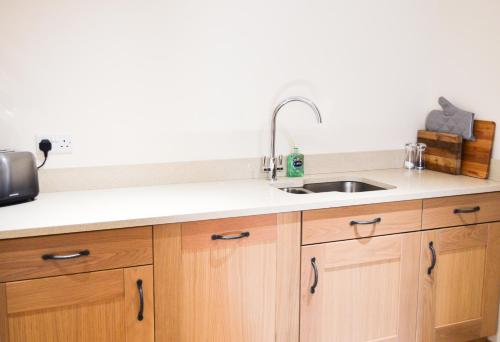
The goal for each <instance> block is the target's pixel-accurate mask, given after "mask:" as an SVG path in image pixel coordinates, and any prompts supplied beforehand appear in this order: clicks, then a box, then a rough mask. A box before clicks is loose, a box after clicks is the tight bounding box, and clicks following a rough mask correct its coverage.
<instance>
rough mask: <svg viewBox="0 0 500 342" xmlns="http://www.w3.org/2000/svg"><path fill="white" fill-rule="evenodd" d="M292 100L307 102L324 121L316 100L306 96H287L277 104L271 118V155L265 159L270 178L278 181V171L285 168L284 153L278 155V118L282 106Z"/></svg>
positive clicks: (265, 167) (320, 120)
mask: <svg viewBox="0 0 500 342" xmlns="http://www.w3.org/2000/svg"><path fill="white" fill-rule="evenodd" d="M290 102H302V103H305V104H306V105H308V106H309V107H310V108H311V109H312V111H313V112H314V114H315V115H316V120H317V121H318V123H322V122H323V119H322V118H321V113H320V112H319V109H318V107H317V106H316V105H315V104H314V102H312V101H311V100H309V99H307V98H305V97H301V96H292V97H287V98H286V99H284V100H283V101H281V102H280V103H279V104H278V105H277V106H276V108H275V109H274V112H273V117H272V120H271V156H270V157H264V160H263V164H264V168H263V169H264V172H268V173H269V174H270V177H269V178H270V179H271V181H276V180H277V179H278V171H281V170H283V156H282V155H280V156H276V118H277V116H278V113H279V111H280V110H281V108H283V107H284V106H285V105H287V104H288V103H290Z"/></svg>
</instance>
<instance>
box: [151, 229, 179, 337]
mask: <svg viewBox="0 0 500 342" xmlns="http://www.w3.org/2000/svg"><path fill="white" fill-rule="evenodd" d="M153 231H154V283H155V296H154V298H155V310H156V312H155V335H156V342H170V341H181V331H180V327H181V306H180V300H181V291H182V279H181V275H182V271H181V266H182V251H181V241H182V238H181V225H180V224H165V225H159V226H155V227H154V228H153Z"/></svg>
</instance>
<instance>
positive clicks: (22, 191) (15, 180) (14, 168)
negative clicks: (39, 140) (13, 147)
mask: <svg viewBox="0 0 500 342" xmlns="http://www.w3.org/2000/svg"><path fill="white" fill-rule="evenodd" d="M38 193H39V187H38V170H37V168H36V161H35V156H34V155H33V153H31V152H14V151H0V206H1V205H6V204H12V203H17V202H24V201H31V200H34V199H35V197H36V196H38Z"/></svg>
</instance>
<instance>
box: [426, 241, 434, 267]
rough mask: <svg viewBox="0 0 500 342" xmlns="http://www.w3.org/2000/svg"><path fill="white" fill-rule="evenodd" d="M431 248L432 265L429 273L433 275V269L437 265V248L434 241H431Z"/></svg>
mask: <svg viewBox="0 0 500 342" xmlns="http://www.w3.org/2000/svg"><path fill="white" fill-rule="evenodd" d="M429 249H430V250H431V256H432V260H431V265H430V266H429V267H428V268H427V274H428V275H431V273H432V270H433V269H434V267H436V250H435V249H434V242H432V241H431V242H429Z"/></svg>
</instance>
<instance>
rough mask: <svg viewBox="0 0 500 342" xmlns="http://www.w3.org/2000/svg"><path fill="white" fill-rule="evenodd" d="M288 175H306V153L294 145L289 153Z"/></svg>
mask: <svg viewBox="0 0 500 342" xmlns="http://www.w3.org/2000/svg"><path fill="white" fill-rule="evenodd" d="M286 175H287V176H288V177H303V176H304V155H303V154H300V153H299V148H298V147H294V148H293V150H292V153H291V154H289V155H288V161H287V168H286Z"/></svg>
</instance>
